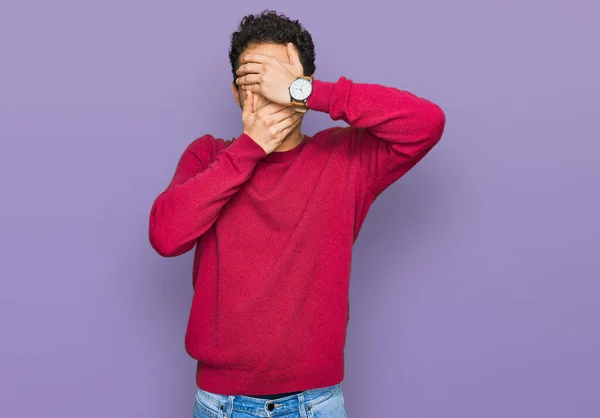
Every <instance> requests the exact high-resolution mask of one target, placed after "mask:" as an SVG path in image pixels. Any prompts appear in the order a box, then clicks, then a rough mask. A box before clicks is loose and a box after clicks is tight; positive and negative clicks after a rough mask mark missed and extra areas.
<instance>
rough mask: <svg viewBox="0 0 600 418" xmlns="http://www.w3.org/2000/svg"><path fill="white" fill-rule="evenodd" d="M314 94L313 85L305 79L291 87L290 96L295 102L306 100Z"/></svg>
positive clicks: (297, 81)
mask: <svg viewBox="0 0 600 418" xmlns="http://www.w3.org/2000/svg"><path fill="white" fill-rule="evenodd" d="M311 92H312V83H311V82H310V81H309V80H306V79H305V78H298V79H296V80H295V81H294V82H293V83H292V85H291V86H290V94H291V95H292V97H293V98H294V100H300V101H302V100H306V99H307V98H308V96H310V93H311Z"/></svg>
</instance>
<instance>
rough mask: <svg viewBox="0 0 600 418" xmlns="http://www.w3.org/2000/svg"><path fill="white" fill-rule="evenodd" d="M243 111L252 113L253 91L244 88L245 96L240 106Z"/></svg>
mask: <svg viewBox="0 0 600 418" xmlns="http://www.w3.org/2000/svg"><path fill="white" fill-rule="evenodd" d="M242 112H243V113H254V93H252V92H251V91H249V90H246V97H245V98H244V103H243V106H242Z"/></svg>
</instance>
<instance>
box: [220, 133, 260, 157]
mask: <svg viewBox="0 0 600 418" xmlns="http://www.w3.org/2000/svg"><path fill="white" fill-rule="evenodd" d="M228 149H230V150H231V149H233V150H234V151H236V152H237V151H239V152H242V153H243V155H244V156H245V157H248V158H250V159H255V160H260V159H262V158H264V157H265V156H266V155H267V153H266V152H265V150H264V149H262V147H261V146H260V145H258V143H257V142H256V141H255V140H254V139H252V138H251V137H250V136H249V135H248V134H246V133H242V134H241V135H240V136H238V137H237V138H236V139H234V140H233V143H232V144H231V145H230V146H229V147H228Z"/></svg>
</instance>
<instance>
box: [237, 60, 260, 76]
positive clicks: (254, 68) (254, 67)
mask: <svg viewBox="0 0 600 418" xmlns="http://www.w3.org/2000/svg"><path fill="white" fill-rule="evenodd" d="M261 70H262V64H257V63H255V62H249V63H248V64H244V65H240V68H238V69H237V71H236V74H237V75H245V74H258V73H260V72H261Z"/></svg>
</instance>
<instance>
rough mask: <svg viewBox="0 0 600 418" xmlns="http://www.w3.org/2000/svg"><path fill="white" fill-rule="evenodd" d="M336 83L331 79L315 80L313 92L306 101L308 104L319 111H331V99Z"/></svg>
mask: <svg viewBox="0 0 600 418" xmlns="http://www.w3.org/2000/svg"><path fill="white" fill-rule="evenodd" d="M335 85H336V83H334V82H330V81H320V80H313V82H312V94H311V95H310V97H309V98H308V101H307V102H306V106H307V107H308V108H309V109H311V110H315V111H317V112H325V113H329V99H331V95H332V94H333V89H334V87H335Z"/></svg>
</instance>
